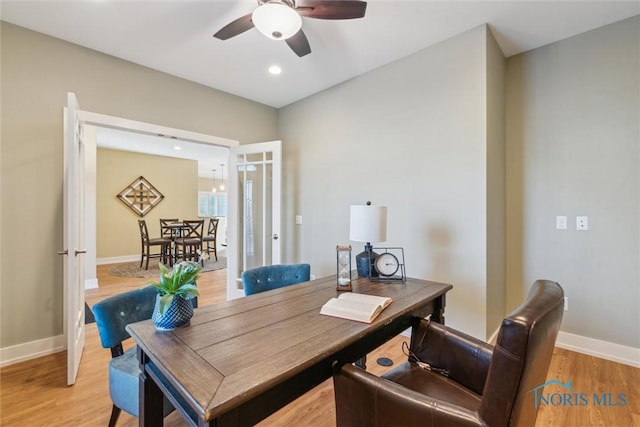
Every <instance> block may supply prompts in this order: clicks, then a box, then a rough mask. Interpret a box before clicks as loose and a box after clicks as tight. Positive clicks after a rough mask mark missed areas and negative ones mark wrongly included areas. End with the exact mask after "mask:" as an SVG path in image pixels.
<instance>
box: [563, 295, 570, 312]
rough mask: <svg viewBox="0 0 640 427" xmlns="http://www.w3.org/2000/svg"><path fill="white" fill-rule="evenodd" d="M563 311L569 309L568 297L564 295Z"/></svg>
mask: <svg viewBox="0 0 640 427" xmlns="http://www.w3.org/2000/svg"><path fill="white" fill-rule="evenodd" d="M564 311H569V297H564Z"/></svg>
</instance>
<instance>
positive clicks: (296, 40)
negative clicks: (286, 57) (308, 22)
mask: <svg viewBox="0 0 640 427" xmlns="http://www.w3.org/2000/svg"><path fill="white" fill-rule="evenodd" d="M285 41H286V42H287V44H288V45H289V47H290V48H291V50H293V51H294V52H295V53H296V55H298V56H299V57H301V58H302V57H303V56H305V55H308V54H310V53H311V46H309V40H307V36H305V35H304V32H303V31H302V29H301V30H300V31H298V32H297V33H295V34H294V35H292V36H291V37H289V38H288V39H286V40H285Z"/></svg>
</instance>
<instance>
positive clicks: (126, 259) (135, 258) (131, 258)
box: [96, 255, 140, 265]
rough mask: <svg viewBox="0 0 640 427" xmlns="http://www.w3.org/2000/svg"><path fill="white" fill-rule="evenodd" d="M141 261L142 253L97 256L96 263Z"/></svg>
mask: <svg viewBox="0 0 640 427" xmlns="http://www.w3.org/2000/svg"><path fill="white" fill-rule="evenodd" d="M131 261H140V255H125V256H114V257H109V258H97V259H96V265H104V264H118V263H121V262H131Z"/></svg>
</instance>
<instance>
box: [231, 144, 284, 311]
mask: <svg viewBox="0 0 640 427" xmlns="http://www.w3.org/2000/svg"><path fill="white" fill-rule="evenodd" d="M281 163H282V144H281V142H280V141H272V142H261V143H258V144H247V145H240V146H238V147H232V148H231V152H230V157H229V177H228V179H229V193H228V197H229V200H228V208H227V215H228V216H229V218H230V221H229V223H228V228H227V243H228V247H227V252H229V251H233V254H234V255H235V256H229V257H228V263H229V264H228V266H227V268H228V271H227V298H228V299H233V298H238V297H241V296H243V295H244V292H243V290H242V283H241V281H240V275H241V274H242V272H243V271H244V270H247V269H250V268H254V267H259V266H263V265H272V264H279V263H280V242H281V241H282V239H281V238H280V189H281V188H280V183H281V175H282V166H281ZM230 255H231V253H230Z"/></svg>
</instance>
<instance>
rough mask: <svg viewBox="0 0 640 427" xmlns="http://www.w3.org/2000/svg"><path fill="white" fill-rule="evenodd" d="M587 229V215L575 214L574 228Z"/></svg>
mask: <svg viewBox="0 0 640 427" xmlns="http://www.w3.org/2000/svg"><path fill="white" fill-rule="evenodd" d="M588 229H589V217H588V216H577V217H576V230H588Z"/></svg>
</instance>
